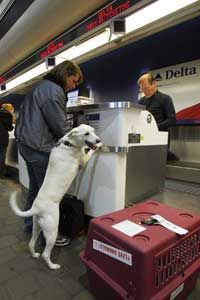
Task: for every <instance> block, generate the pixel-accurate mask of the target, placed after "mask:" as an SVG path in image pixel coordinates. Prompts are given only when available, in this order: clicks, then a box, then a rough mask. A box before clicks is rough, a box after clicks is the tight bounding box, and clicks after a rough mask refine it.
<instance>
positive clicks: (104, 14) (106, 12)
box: [86, 1, 131, 31]
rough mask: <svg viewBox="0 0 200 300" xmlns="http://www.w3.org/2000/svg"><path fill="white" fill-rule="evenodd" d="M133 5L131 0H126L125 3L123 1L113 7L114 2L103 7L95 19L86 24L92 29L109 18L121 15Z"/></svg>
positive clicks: (87, 28) (88, 28)
mask: <svg viewBox="0 0 200 300" xmlns="http://www.w3.org/2000/svg"><path fill="white" fill-rule="evenodd" d="M130 7H131V1H126V2H124V3H121V4H120V5H118V6H117V7H115V8H113V6H112V4H111V5H109V6H108V7H106V8H105V9H102V10H101V11H100V12H99V13H98V16H97V18H96V19H95V20H93V21H92V22H91V23H89V24H87V25H86V30H87V31H89V30H92V29H94V28H95V27H97V26H98V25H100V24H102V23H104V22H106V21H107V20H109V19H111V18H113V17H115V16H117V15H119V14H120V13H121V12H123V11H125V10H127V9H128V8H130Z"/></svg>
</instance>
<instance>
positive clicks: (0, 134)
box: [0, 109, 13, 145]
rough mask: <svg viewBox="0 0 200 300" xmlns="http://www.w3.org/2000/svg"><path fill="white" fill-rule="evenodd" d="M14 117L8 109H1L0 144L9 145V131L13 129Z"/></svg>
mask: <svg viewBox="0 0 200 300" xmlns="http://www.w3.org/2000/svg"><path fill="white" fill-rule="evenodd" d="M12 119H13V117H12V115H11V114H10V113H9V112H8V111H6V110H4V109H0V145H8V140H9V134H8V131H11V130H13V126H12Z"/></svg>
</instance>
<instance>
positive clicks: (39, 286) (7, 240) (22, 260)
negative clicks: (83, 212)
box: [0, 179, 200, 300]
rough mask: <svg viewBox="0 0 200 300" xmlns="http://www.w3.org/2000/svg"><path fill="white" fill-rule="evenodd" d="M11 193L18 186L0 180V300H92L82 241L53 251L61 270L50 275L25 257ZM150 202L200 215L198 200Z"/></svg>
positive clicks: (173, 197)
mask: <svg viewBox="0 0 200 300" xmlns="http://www.w3.org/2000/svg"><path fill="white" fill-rule="evenodd" d="M15 190H18V191H19V198H20V197H21V194H20V193H21V189H20V185H19V184H18V183H17V182H16V181H15V180H14V179H9V180H0V300H45V299H48V300H55V299H58V300H68V299H72V300H94V299H95V298H94V296H93V295H92V294H91V293H90V291H89V285H88V281H87V274H86V270H85V268H84V266H83V265H82V264H81V263H80V260H79V253H80V251H81V250H82V249H84V245H85V238H86V237H85V236H81V237H79V238H77V239H76V240H73V242H72V245H70V246H68V247H64V248H59V247H55V248H54V250H53V258H54V260H55V261H57V262H59V263H61V264H62V268H61V269H60V270H56V271H50V270H49V269H48V268H47V266H46V264H45V263H44V262H43V260H42V258H39V259H37V260H34V259H32V258H31V257H30V255H29V252H28V249H27V242H28V240H29V236H27V235H26V234H24V233H23V230H22V224H23V223H22V222H23V220H22V219H21V218H18V217H16V216H14V215H13V213H12V212H11V210H10V208H9V205H8V199H9V196H10V194H11V193H12V192H13V191H15ZM153 198H154V199H155V200H158V201H161V202H164V203H167V204H170V205H172V206H175V207H179V208H184V209H185V210H191V211H193V212H195V213H199V214H200V197H199V196H194V195H191V194H186V193H183V192H175V191H171V190H164V191H163V192H162V193H160V194H158V195H156V196H155V197H153ZM197 299H198V300H199V299H200V280H198V283H197V286H196V288H195V289H194V290H193V291H192V293H191V294H190V296H189V297H188V298H187V300H197ZM105 300H108V299H105ZM109 300H116V299H109Z"/></svg>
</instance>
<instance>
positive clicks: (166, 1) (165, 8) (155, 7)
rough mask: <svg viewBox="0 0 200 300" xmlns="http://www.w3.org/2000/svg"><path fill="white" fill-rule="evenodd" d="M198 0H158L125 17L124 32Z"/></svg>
mask: <svg viewBox="0 0 200 300" xmlns="http://www.w3.org/2000/svg"><path fill="white" fill-rule="evenodd" d="M197 1H198V0H158V1H156V2H154V3H152V4H150V5H148V6H146V7H145V8H143V9H141V10H139V11H137V12H135V13H133V14H132V15H130V16H128V17H127V18H126V33H129V32H131V31H133V30H136V29H138V28H141V27H143V26H145V25H147V24H149V23H151V22H153V21H156V20H159V19H161V18H163V17H165V16H167V15H169V14H171V13H173V12H175V11H177V10H179V9H182V8H184V7H186V6H188V5H190V4H192V3H194V2H197Z"/></svg>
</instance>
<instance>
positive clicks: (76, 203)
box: [58, 194, 84, 238]
mask: <svg viewBox="0 0 200 300" xmlns="http://www.w3.org/2000/svg"><path fill="white" fill-rule="evenodd" d="M83 229H84V203H83V201H81V200H79V199H77V197H76V196H73V195H68V194H66V195H64V197H63V199H62V201H61V202H60V219H59V227H58V231H59V233H61V234H62V235H64V236H69V237H70V238H74V237H75V236H77V235H78V234H79V233H80V231H82V230H83Z"/></svg>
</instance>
